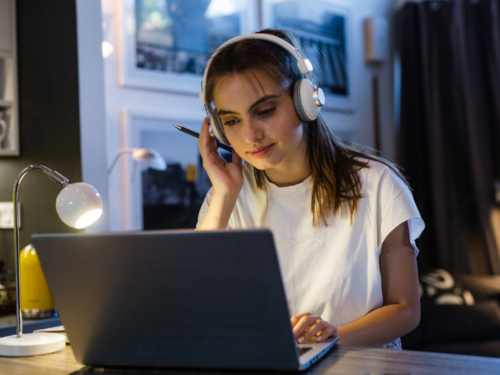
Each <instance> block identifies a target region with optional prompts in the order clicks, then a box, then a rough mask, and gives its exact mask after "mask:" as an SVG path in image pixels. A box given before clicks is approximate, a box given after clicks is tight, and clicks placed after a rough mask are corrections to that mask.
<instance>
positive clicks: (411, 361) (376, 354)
mask: <svg viewBox="0 0 500 375" xmlns="http://www.w3.org/2000/svg"><path fill="white" fill-rule="evenodd" d="M0 373H1V374H2V375H45V374H50V375H63V374H64V375H66V374H74V375H76V374H82V375H83V374H86V373H88V374H91V373H92V372H90V371H86V370H85V368H84V366H83V365H82V364H79V363H77V362H76V361H75V358H74V356H73V352H72V350H71V346H69V345H68V346H67V347H66V348H65V349H64V350H62V351H60V352H57V353H53V354H46V355H41V356H36V357H23V358H7V357H0ZM100 373H101V374H102V373H107V371H106V372H100ZM113 373H114V374H116V372H113ZM126 373H129V374H130V373H133V372H130V371H126ZM136 373H138V374H140V373H143V374H146V373H151V372H149V371H147V370H146V371H137V372H136ZM155 373H165V374H174V373H175V374H190V375H195V374H197V373H199V374H215V373H218V374H220V373H221V371H217V372H216V371H201V370H200V371H193V370H166V371H164V372H161V371H155ZM232 373H234V374H236V373H237V372H232V371H224V374H226V375H229V374H232ZM252 373H256V372H245V375H251V374H252ZM259 373H260V374H262V373H264V372H259ZM273 374H278V373H273ZM303 374H308V375H309V374H314V375H333V374H392V375H395V374H424V375H427V374H454V375H462V374H463V375H465V374H467V375H470V374H474V375H482V374H500V358H488V357H476V356H464V355H452V354H439V353H425V352H414V351H406V350H403V351H399V350H391V349H369V348H359V347H348V346H342V345H337V346H336V347H334V349H332V350H331V351H330V352H329V353H328V354H327V355H326V356H325V358H323V359H322V360H320V362H319V363H317V364H316V365H314V366H313V367H311V368H310V369H309V370H307V371H305V372H304V373H303Z"/></svg>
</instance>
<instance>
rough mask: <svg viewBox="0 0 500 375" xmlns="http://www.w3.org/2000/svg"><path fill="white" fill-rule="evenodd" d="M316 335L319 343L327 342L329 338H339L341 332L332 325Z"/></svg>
mask: <svg viewBox="0 0 500 375" xmlns="http://www.w3.org/2000/svg"><path fill="white" fill-rule="evenodd" d="M316 335H317V336H318V338H317V341H318V342H321V341H324V340H326V339H327V338H329V337H337V336H338V335H339V331H338V329H337V327H335V326H333V325H331V324H330V325H329V326H328V327H326V328H325V329H324V330H322V331H319V332H318V333H316Z"/></svg>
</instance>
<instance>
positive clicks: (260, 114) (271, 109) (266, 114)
mask: <svg viewBox="0 0 500 375" xmlns="http://www.w3.org/2000/svg"><path fill="white" fill-rule="evenodd" d="M275 109H276V107H273V108H269V109H266V110H265V111H262V112H259V116H264V117H265V116H270V115H271V114H272V113H273V112H274V110H275Z"/></svg>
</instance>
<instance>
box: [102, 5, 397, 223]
mask: <svg viewBox="0 0 500 375" xmlns="http://www.w3.org/2000/svg"><path fill="white" fill-rule="evenodd" d="M324 1H328V0H324ZM329 1H330V2H331V3H340V4H346V2H338V1H335V0H329ZM117 4H118V1H117V0H102V16H103V38H104V40H105V41H107V42H109V43H111V44H112V45H113V46H114V48H115V51H114V52H113V53H112V54H111V55H110V56H109V57H108V58H106V59H105V63H104V71H105V92H106V118H107V134H108V149H107V153H108V161H111V159H112V158H113V156H114V155H115V153H116V151H117V150H118V149H119V148H120V147H121V139H120V113H121V111H122V110H124V109H127V110H136V111H141V112H148V111H151V112H158V111H163V112H168V111H169V110H171V111H175V112H176V113H179V112H181V113H182V112H183V111H184V112H185V113H186V114H187V115H188V114H189V117H193V116H196V114H197V113H199V121H200V124H201V122H202V120H203V117H204V115H205V114H204V112H203V111H202V108H201V105H200V103H199V100H198V96H197V95H182V94H170V93H165V92H158V91H151V90H141V89H132V88H126V87H121V86H119V84H118V61H117V56H118V54H117V49H118V14H117V10H116V7H117ZM347 4H350V6H351V7H352V10H353V14H352V17H353V18H352V22H353V25H352V26H353V27H352V31H353V35H352V38H353V43H352V47H353V50H352V55H351V56H352V60H353V61H352V65H351V66H352V71H351V78H352V79H353V87H352V95H353V107H354V111H353V112H352V113H331V112H330V113H324V115H325V119H326V120H327V122H328V123H329V124H330V125H331V127H332V129H334V131H336V132H337V133H339V134H343V135H345V134H350V138H351V140H352V141H353V142H356V143H360V144H364V145H368V146H372V147H373V146H374V145H373V140H374V134H373V116H372V94H371V92H372V91H371V81H372V76H373V75H374V74H376V75H377V76H378V78H379V90H380V95H379V101H380V123H381V133H382V134H381V146H382V151H383V152H384V153H385V154H386V155H387V156H388V157H390V158H393V157H394V149H395V147H394V130H393V123H394V122H393V108H392V107H393V106H392V104H393V95H392V91H393V89H392V88H393V84H392V63H391V62H390V61H388V62H386V63H384V64H382V65H379V66H367V65H366V64H365V62H364V49H363V20H364V18H366V17H370V16H384V17H391V16H392V12H393V7H394V0H351V1H350V2H349V3H347ZM109 199H110V216H111V217H110V223H111V226H110V227H111V229H112V230H120V229H123V215H124V210H123V197H122V196H121V194H120V165H117V167H116V168H115V169H114V170H113V172H112V173H111V175H110V178H109Z"/></svg>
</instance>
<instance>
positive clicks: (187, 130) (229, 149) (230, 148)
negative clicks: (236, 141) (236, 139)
mask: <svg viewBox="0 0 500 375" xmlns="http://www.w3.org/2000/svg"><path fill="white" fill-rule="evenodd" d="M173 125H174V126H175V128H176V129H179V130H180V131H181V132H183V133H186V134H189V135H192V136H193V137H196V138H200V135H199V134H198V133H196V132H194V131H192V130H189V129H186V128H184V127H182V126H180V125H175V124H173ZM216 142H217V147H220V148H222V149H223V150H226V151H229V152H233V148H232V147H231V146H228V145H225V144H224V143H222V142H219V141H217V140H216Z"/></svg>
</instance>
